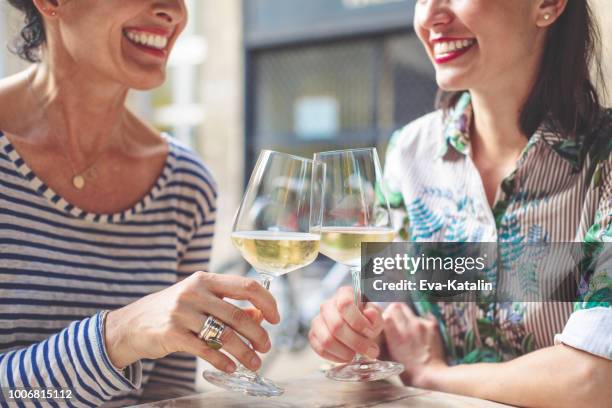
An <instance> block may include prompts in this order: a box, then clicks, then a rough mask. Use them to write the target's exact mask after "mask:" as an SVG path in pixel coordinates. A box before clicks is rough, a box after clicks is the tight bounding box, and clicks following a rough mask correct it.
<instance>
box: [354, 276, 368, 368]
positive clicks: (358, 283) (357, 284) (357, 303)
mask: <svg viewBox="0 0 612 408" xmlns="http://www.w3.org/2000/svg"><path fill="white" fill-rule="evenodd" d="M351 280H352V282H353V293H354V295H355V306H357V309H359V311H361V310H363V303H362V302H361V266H351ZM364 360H366V358H365V357H364V356H362V355H361V354H359V353H357V354H355V357H353V363H355V362H359V361H364Z"/></svg>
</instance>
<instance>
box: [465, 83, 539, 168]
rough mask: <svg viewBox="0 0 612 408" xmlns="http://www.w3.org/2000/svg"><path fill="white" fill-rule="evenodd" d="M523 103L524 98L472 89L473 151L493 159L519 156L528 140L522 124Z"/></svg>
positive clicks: (475, 153)
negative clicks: (484, 92)
mask: <svg viewBox="0 0 612 408" xmlns="http://www.w3.org/2000/svg"><path fill="white" fill-rule="evenodd" d="M522 105H523V99H522V98H516V97H515V98H512V97H508V95H505V94H504V96H503V97H500V96H499V94H496V95H492V94H483V93H479V92H472V107H473V112H474V115H473V122H472V126H473V127H472V135H471V137H470V139H471V145H472V146H473V149H472V150H473V151H472V154H473V155H482V156H485V157H487V158H488V159H490V160H493V161H499V160H504V159H506V160H507V159H508V158H509V157H512V158H515V157H516V156H518V155H519V154H520V152H521V150H522V149H523V148H524V147H525V145H526V143H527V137H526V136H525V135H524V134H523V132H522V131H521V129H520V125H519V122H520V112H521V108H522Z"/></svg>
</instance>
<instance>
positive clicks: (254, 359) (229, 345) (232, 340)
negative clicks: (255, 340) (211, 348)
mask: <svg viewBox="0 0 612 408" xmlns="http://www.w3.org/2000/svg"><path fill="white" fill-rule="evenodd" d="M221 341H222V342H223V351H225V352H228V353H230V354H231V355H233V356H234V357H236V359H237V360H238V361H240V362H241V363H242V365H244V366H246V367H247V368H248V369H249V370H252V371H256V370H258V369H259V367H261V359H260V358H259V356H258V355H257V354H256V353H255V352H254V351H253V349H251V348H250V347H249V346H247V345H246V344H245V343H244V342H243V341H242V339H241V338H240V337H238V335H236V332H234V330H233V329H231V328H230V327H226V328H225V330H224V331H223V334H222V335H221Z"/></svg>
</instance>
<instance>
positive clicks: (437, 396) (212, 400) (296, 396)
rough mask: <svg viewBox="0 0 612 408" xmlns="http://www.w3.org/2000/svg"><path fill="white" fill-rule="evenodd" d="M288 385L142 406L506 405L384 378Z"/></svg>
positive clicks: (346, 407)
mask: <svg viewBox="0 0 612 408" xmlns="http://www.w3.org/2000/svg"><path fill="white" fill-rule="evenodd" d="M279 384H280V385H281V386H282V387H283V388H285V393H284V394H283V395H282V396H280V397H275V398H262V397H250V396H247V395H244V394H241V393H235V392H227V391H224V390H220V391H214V392H207V393H203V394H195V395H192V396H188V397H182V398H177V399H172V400H166V401H160V402H156V403H153V404H147V405H141V407H144V406H147V407H159V408H162V407H164V408H169V407H173V408H174V407H185V408H192V407H193V408H195V407H198V408H199V407H203V408H204V407H213V408H247V407H248V408H295V407H317V408H366V407H381V408H399V407H404V408H405V407H424V408H434V407H435V408H455V407H472V408H480V407H483V408H484V407H487V408H502V407H508V406H507V405H503V404H498V403H495V402H491V401H485V400H480V399H475V398H469V397H464V396H461V395H454V394H446V393H442V392H436V391H429V390H422V389H418V388H412V387H400V386H397V385H393V384H390V383H388V382H384V381H378V382H369V383H343V382H336V381H331V380H328V379H326V378H324V377H322V376H321V377H312V378H306V379H303V380H294V381H290V382H286V383H279Z"/></svg>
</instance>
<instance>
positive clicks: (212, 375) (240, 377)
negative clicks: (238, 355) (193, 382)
mask: <svg viewBox="0 0 612 408" xmlns="http://www.w3.org/2000/svg"><path fill="white" fill-rule="evenodd" d="M202 376H203V377H204V378H205V379H206V381H208V382H209V383H211V384H214V385H216V386H217V387H220V388H223V389H226V390H229V391H240V392H243V393H245V394H247V395H251V396H254V397H278V396H280V395H283V393H284V392H285V390H284V389H282V388H281V387H279V386H278V385H276V384H274V383H273V382H272V381H270V380H268V379H267V378H264V377H260V376H259V375H258V374H257V373H253V372H247V371H236V372H234V373H233V374H227V373H224V372H222V371H204V372H203V373H202Z"/></svg>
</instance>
